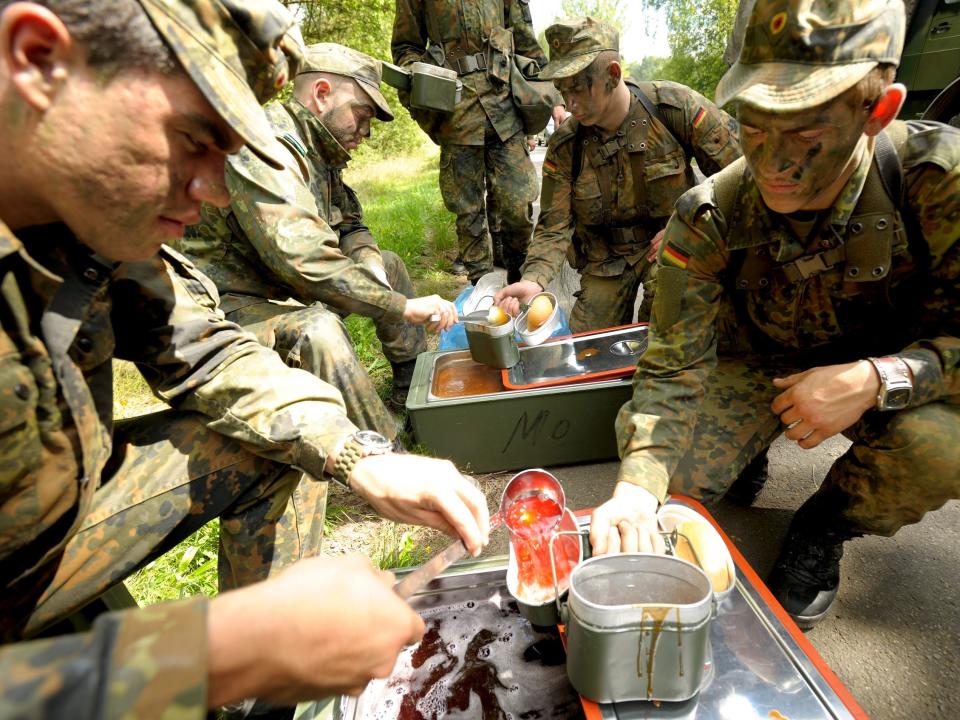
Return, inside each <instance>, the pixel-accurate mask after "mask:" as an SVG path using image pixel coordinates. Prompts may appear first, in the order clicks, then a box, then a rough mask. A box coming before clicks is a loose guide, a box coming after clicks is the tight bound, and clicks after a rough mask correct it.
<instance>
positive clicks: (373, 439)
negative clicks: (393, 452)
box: [353, 430, 392, 450]
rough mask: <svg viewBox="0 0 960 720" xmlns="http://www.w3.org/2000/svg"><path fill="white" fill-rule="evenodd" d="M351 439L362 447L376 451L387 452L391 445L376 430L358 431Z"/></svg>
mask: <svg viewBox="0 0 960 720" xmlns="http://www.w3.org/2000/svg"><path fill="white" fill-rule="evenodd" d="M353 437H354V438H356V440H357V442H358V443H360V444H361V445H363V446H364V447H368V448H374V449H376V450H387V449H388V448H390V446H391V445H392V443H391V442H390V440H389V439H388V438H386V437H385V436H383V435H381V434H380V433H378V432H377V431H376V430H359V431H358V432H356V433H355V434H354V436H353Z"/></svg>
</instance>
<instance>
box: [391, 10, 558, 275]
mask: <svg viewBox="0 0 960 720" xmlns="http://www.w3.org/2000/svg"><path fill="white" fill-rule="evenodd" d="M505 9H506V11H507V12H509V17H505V14H506V13H505ZM505 20H506V21H507V22H505ZM505 26H506V28H507V29H504V27H505ZM392 48H393V61H394V62H395V63H397V64H398V65H401V66H403V65H409V64H411V63H413V62H417V61H423V62H428V63H431V64H435V65H441V66H443V67H446V68H450V69H452V70H455V71H456V72H457V73H458V74H459V75H460V80H461V81H462V82H463V94H462V97H461V101H460V103H459V104H458V105H457V107H456V109H455V110H454V111H453V113H452V114H450V115H444V114H441V113H436V112H428V111H424V110H416V109H412V110H411V114H412V115H413V117H414V118H415V119H416V120H417V122H418V123H420V126H421V127H422V128H423V129H424V131H425V132H426V133H427V134H428V135H429V136H430V138H431V139H432V140H433V141H434V142H435V143H437V144H438V145H439V146H440V194H441V195H442V196H443V202H444V205H445V206H446V208H447V210H449V211H450V212H452V213H454V214H455V215H456V216H457V237H458V240H459V243H460V252H461V255H462V257H463V262H464V265H465V266H466V268H467V272H468V274H469V276H470V279H471V281H474V282H475V281H476V280H477V279H478V278H479V277H480V276H482V275H483V274H485V273H487V272H490V271H491V270H492V269H493V260H492V249H491V247H490V241H489V240H488V232H487V219H486V211H485V206H484V202H485V200H484V195H485V191H486V189H487V188H489V190H490V200H492V202H493V204H494V206H495V207H496V210H497V211H498V213H499V216H500V228H499V235H500V238H501V239H502V242H503V253H504V261H505V263H506V264H507V270H508V271H510V272H511V273H516V272H517V271H518V270H519V268H520V265H521V264H522V263H523V257H524V255H525V254H526V250H527V245H528V243H529V242H530V233H531V231H532V230H533V202H534V201H535V200H536V199H537V191H538V188H537V176H536V171H535V170H534V167H533V163H532V162H531V160H530V157H529V150H528V148H527V144H526V138H525V135H524V133H523V127H522V125H521V122H520V118H519V117H518V115H517V111H516V110H515V109H514V105H513V101H512V100H511V96H510V75H509V65H510V63H512V54H513V51H514V49H515V50H516V52H517V53H519V54H520V55H524V56H527V57H530V58H533V59H534V60H536V61H537V62H538V63H540V64H541V65H542V64H545V63H546V58H545V57H544V55H543V50H542V49H541V48H540V46H539V45H537V40H536V36H535V35H534V32H533V27H532V25H531V18H530V8H529V0H508V1H507V2H504V0H477V1H476V2H471V3H461V2H454V1H453V0H397V14H396V18H395V20H394V25H393V43H392Z"/></svg>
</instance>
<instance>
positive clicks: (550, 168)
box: [543, 159, 557, 173]
mask: <svg viewBox="0 0 960 720" xmlns="http://www.w3.org/2000/svg"><path fill="white" fill-rule="evenodd" d="M543 169H544V170H545V171H546V172H549V173H555V172H556V171H557V164H556V163H555V162H554V161H553V160H546V159H545V160H544V161H543Z"/></svg>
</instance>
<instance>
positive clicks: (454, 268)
mask: <svg viewBox="0 0 960 720" xmlns="http://www.w3.org/2000/svg"><path fill="white" fill-rule="evenodd" d="M450 272H452V273H453V274H454V275H466V274H467V266H466V265H464V264H463V255H461V254H460V253H457V256H456V257H455V258H454V259H453V262H452V263H450Z"/></svg>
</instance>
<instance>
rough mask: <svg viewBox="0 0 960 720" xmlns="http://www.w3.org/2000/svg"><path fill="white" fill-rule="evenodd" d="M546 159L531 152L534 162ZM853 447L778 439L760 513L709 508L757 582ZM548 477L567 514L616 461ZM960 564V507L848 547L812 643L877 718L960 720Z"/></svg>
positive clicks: (600, 497) (600, 487)
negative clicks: (561, 493) (557, 484)
mask: <svg viewBox="0 0 960 720" xmlns="http://www.w3.org/2000/svg"><path fill="white" fill-rule="evenodd" d="M543 153H544V151H543V149H538V150H537V151H535V152H534V155H533V158H534V161H535V162H538V165H539V163H542V161H543ZM538 169H539V167H538ZM537 209H539V208H537ZM568 270H569V269H568ZM569 275H570V276H572V277H568V276H564V277H562V278H561V283H558V284H557V286H556V288H553V287H552V288H551V289H555V290H557V291H559V292H558V294H559V295H561V297H562V302H567V303H569V302H570V297H569V295H570V288H571V287H574V282H575V281H576V273H574V272H573V271H572V270H569ZM848 445H849V443H848V442H847V441H846V440H844V439H842V438H832V439H831V440H829V441H827V442H825V443H823V444H822V445H821V446H820V447H818V448H816V449H814V450H802V449H800V448H799V447H798V446H797V445H796V444H795V443H793V442H790V441H788V440H787V439H786V438H783V437H781V438H780V439H779V440H778V441H777V442H776V443H774V445H773V446H772V448H771V452H770V480H769V482H768V484H767V486H766V488H765V489H764V491H763V492H762V493H761V495H760V497H759V498H758V500H757V502H756V503H755V504H754V506H753V507H751V508H740V507H737V506H735V505H732V504H730V503H727V502H723V501H721V502H720V503H719V504H717V505H716V506H715V507H713V508H711V509H710V510H711V512H712V514H713V516H714V517H715V518H716V520H717V521H718V522H719V523H720V525H721V526H722V527H723V529H724V531H725V532H726V533H727V535H729V536H730V538H731V539H732V540H733V542H734V543H735V544H736V545H737V547H738V548H739V550H740V551H741V553H742V554H743V555H744V557H745V558H746V560H747V562H749V563H750V565H751V566H752V567H753V568H754V570H756V571H757V573H758V574H759V575H760V577H761V578H765V577H766V575H767V573H768V572H769V570H770V568H771V567H772V564H773V561H774V560H775V558H776V555H777V553H778V551H779V548H780V543H781V541H782V540H783V537H784V535H785V533H786V530H787V525H788V524H789V521H790V518H791V516H792V514H793V512H794V511H795V510H796V509H797V508H798V507H799V506H800V505H801V504H802V502H803V501H804V500H805V499H806V498H807V497H808V496H809V495H810V494H811V493H813V491H814V490H815V489H816V488H817V487H818V485H819V483H820V482H821V481H822V479H823V478H824V476H825V475H826V473H827V470H828V469H829V467H830V465H831V463H832V462H833V461H834V460H835V459H836V458H837V457H839V456H840V455H841V454H842V453H843V452H845V450H846V448H847V447H848ZM551 470H552V471H553V472H555V474H556V475H557V477H558V478H560V480H561V482H562V483H563V485H564V490H565V492H566V495H567V501H568V505H569V507H571V508H591V507H596V506H597V505H599V504H601V503H602V502H603V501H605V500H606V499H607V498H609V497H610V493H611V491H612V490H613V486H614V483H615V481H616V473H617V463H616V462H609V463H600V464H586V465H576V466H568V467H561V468H552V469H551ZM922 480H923V479H922V478H918V479H917V481H918V482H922ZM503 543H505V538H502V537H501V538H500V539H499V544H498V545H496V546H494V547H491V548H489V551H490V552H491V553H496V552H503V551H504V550H505V547H504V545H503ZM958 558H960V502H958V501H951V502H949V503H947V504H946V505H945V506H944V507H943V508H941V509H940V510H937V511H936V512H932V513H928V514H927V516H926V517H925V518H924V519H923V520H922V521H921V522H920V523H917V524H915V525H911V526H908V527H905V528H903V529H902V530H900V532H898V533H897V534H896V535H895V536H894V537H892V538H882V537H865V538H860V539H857V540H854V541H851V542H848V543H847V544H846V549H845V555H844V558H843V562H842V566H841V569H842V582H841V587H840V593H839V596H838V598H837V601H836V603H835V604H834V606H833V608H831V611H830V614H829V616H828V617H827V618H826V619H825V620H824V621H823V622H822V623H820V624H819V625H818V626H817V627H816V628H814V629H813V630H811V631H810V632H809V633H807V637H808V638H809V640H810V641H811V642H812V643H813V645H814V647H816V649H817V651H818V652H819V653H820V654H821V655H822V656H823V658H824V659H825V660H826V662H827V664H828V665H829V666H830V667H831V668H832V669H833V671H834V672H835V673H836V674H837V675H838V676H839V677H840V679H841V681H842V682H843V683H844V684H845V685H846V686H847V688H848V689H849V690H850V692H851V693H852V694H853V696H854V697H855V698H856V700H857V701H858V702H859V703H860V705H861V706H862V707H863V708H864V710H866V712H867V713H868V714H869V715H870V717H872V718H874V719H875V720H899V719H900V718H911V719H914V718H917V719H922V720H926V719H928V718H929V719H933V718H954V717H958V716H960V683H958V684H955V681H956V679H957V678H958V677H960V568H958V562H957V561H958ZM792 720H796V719H792Z"/></svg>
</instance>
